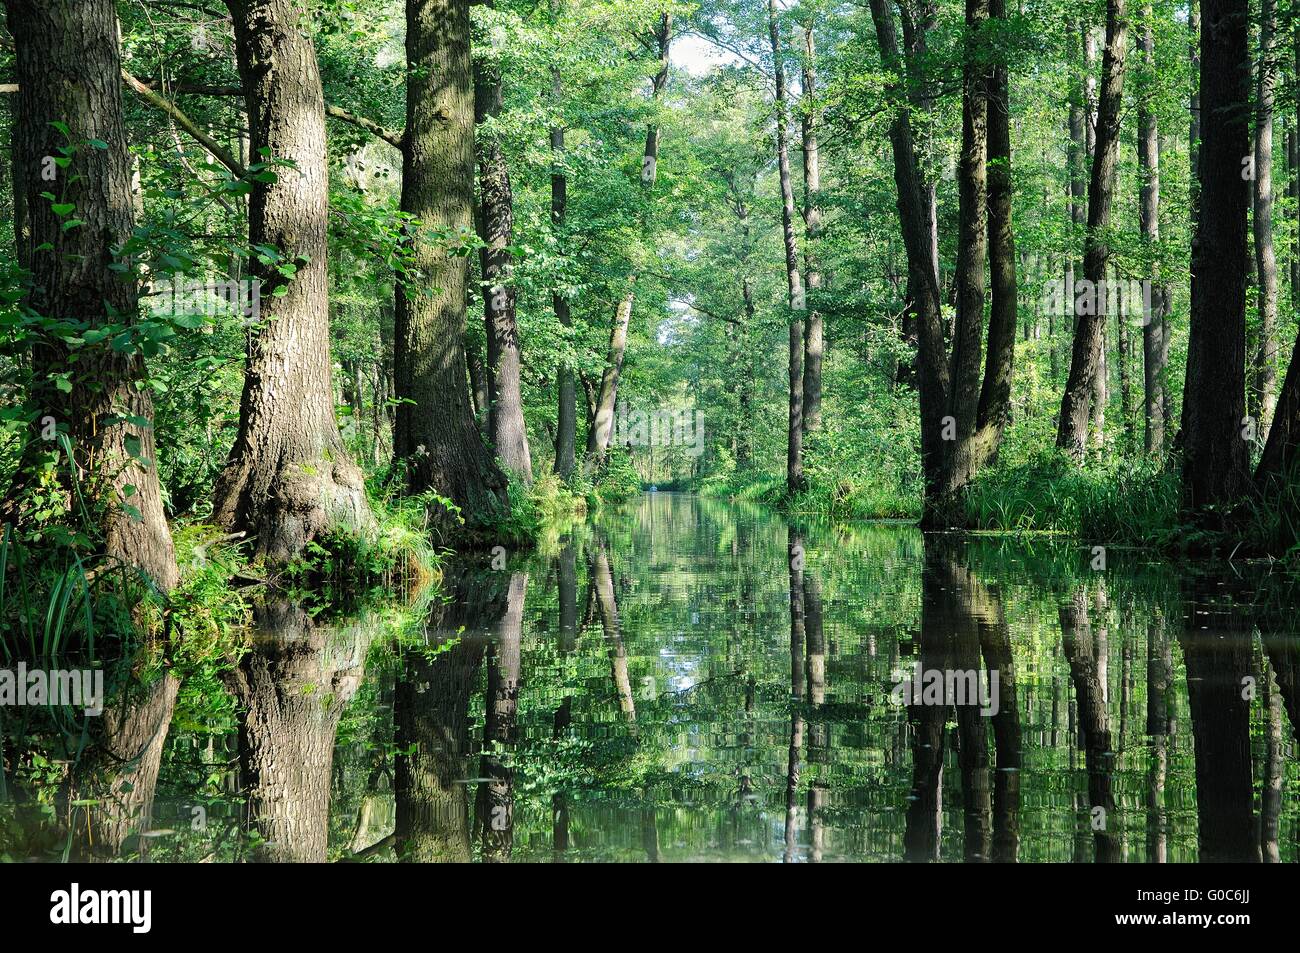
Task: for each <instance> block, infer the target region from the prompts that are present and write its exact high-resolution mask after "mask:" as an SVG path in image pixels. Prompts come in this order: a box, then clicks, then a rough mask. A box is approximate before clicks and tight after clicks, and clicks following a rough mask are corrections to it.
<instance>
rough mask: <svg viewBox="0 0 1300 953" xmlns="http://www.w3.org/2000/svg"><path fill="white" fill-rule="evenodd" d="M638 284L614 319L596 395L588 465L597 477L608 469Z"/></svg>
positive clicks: (632, 281)
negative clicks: (615, 409) (604, 468)
mask: <svg viewBox="0 0 1300 953" xmlns="http://www.w3.org/2000/svg"><path fill="white" fill-rule="evenodd" d="M635 282H636V275H632V276H631V277H629V278H628V290H627V294H626V295H624V296H623V300H621V301H620V302H619V304H618V311H617V313H616V314H615V316H614V326H613V327H612V328H611V329H610V332H609V350H608V351H607V353H606V355H605V370H604V371H603V372H602V373H601V375H600V390H599V391H597V394H596V409H595V417H594V419H593V420H592V425H591V427H590V428H589V429H588V431H587V461H588V466H589V467H590V470H591V472H593V473H595V472H597V471H599V470H600V468H601V467H602V466H604V465H605V455H606V454H607V453H608V452H609V441H610V438H611V437H612V436H613V433H614V404H615V401H617V400H618V382H619V379H620V378H621V377H622V376H623V356H624V355H625V354H626V353H627V329H628V325H629V324H631V322H632V304H633V301H634V300H635V298H634V292H633V286H634V284H635Z"/></svg>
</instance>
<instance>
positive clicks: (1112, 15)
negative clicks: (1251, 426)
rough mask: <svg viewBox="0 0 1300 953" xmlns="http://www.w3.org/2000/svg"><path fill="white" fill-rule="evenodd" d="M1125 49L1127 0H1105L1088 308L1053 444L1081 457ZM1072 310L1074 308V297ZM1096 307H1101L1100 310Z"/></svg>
mask: <svg viewBox="0 0 1300 953" xmlns="http://www.w3.org/2000/svg"><path fill="white" fill-rule="evenodd" d="M1127 49H1128V16H1127V0H1107V4H1106V50H1105V53H1104V55H1103V57H1102V83H1101V93H1100V99H1099V102H1098V107H1097V132H1096V150H1095V152H1094V156H1093V164H1092V177H1091V179H1090V180H1089V182H1088V231H1087V233H1086V234H1085V236H1084V255H1083V269H1084V278H1085V280H1086V281H1088V282H1089V287H1088V289H1086V290H1089V291H1091V293H1092V299H1093V301H1092V304H1093V307H1092V308H1089V309H1087V310H1089V311H1091V312H1093V313H1091V314H1079V315H1078V323H1077V325H1076V327H1075V334H1074V348H1073V351H1072V352H1071V355H1070V374H1069V377H1068V378H1067V380H1066V384H1065V393H1064V395H1063V396H1062V398H1061V413H1060V418H1059V421H1058V427H1057V434H1056V445H1057V446H1058V447H1059V448H1061V449H1062V450H1064V451H1066V452H1067V453H1069V454H1070V455H1071V456H1072V457H1074V458H1075V460H1077V461H1082V460H1083V456H1084V453H1085V450H1086V447H1087V439H1088V416H1089V415H1088V410H1089V406H1088V405H1089V399H1090V398H1091V399H1094V400H1095V399H1096V387H1097V378H1098V376H1099V375H1100V374H1102V373H1104V371H1103V368H1104V364H1103V356H1102V348H1103V344H1104V329H1105V323H1106V314H1105V312H1106V301H1105V299H1106V296H1105V294H1104V293H1103V292H1102V290H1101V289H1103V288H1104V287H1105V285H1104V282H1105V280H1106V266H1107V264H1108V262H1109V260H1110V246H1109V245H1108V244H1107V241H1106V235H1105V232H1106V229H1107V228H1108V227H1109V225H1110V209H1111V199H1112V197H1113V195H1114V191H1115V170H1116V168H1117V166H1118V163H1119V144H1120V137H1119V132H1120V106H1121V100H1122V98H1123V93H1124V59H1125V55H1126V53H1127ZM1075 300H1076V307H1075V310H1076V311H1078V310H1079V309H1078V307H1077V301H1078V299H1077V298H1076V299H1075ZM1098 312H1100V313H1098Z"/></svg>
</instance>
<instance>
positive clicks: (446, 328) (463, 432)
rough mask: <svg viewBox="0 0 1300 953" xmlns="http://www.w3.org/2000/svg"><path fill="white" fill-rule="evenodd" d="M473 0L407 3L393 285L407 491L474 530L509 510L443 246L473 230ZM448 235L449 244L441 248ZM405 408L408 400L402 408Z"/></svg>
mask: <svg viewBox="0 0 1300 953" xmlns="http://www.w3.org/2000/svg"><path fill="white" fill-rule="evenodd" d="M469 7H470V4H469V0H408V2H407V5H406V60H407V83H406V134H405V139H404V145H405V147H404V148H403V150H402V211H404V212H406V213H408V214H410V215H413V216H414V217H415V218H416V219H417V220H418V221H419V222H420V227H419V228H417V229H416V230H415V231H414V233H413V234H412V235H411V236H410V237H411V242H412V246H413V255H412V261H411V264H410V265H409V266H408V268H409V269H410V270H409V271H408V272H407V274H406V275H405V276H404V277H405V280H404V281H403V282H401V283H399V285H398V290H397V316H396V320H395V331H396V333H395V337H396V354H395V360H394V363H395V377H396V381H395V383H396V389H397V396H398V398H399V399H402V400H403V403H402V404H401V405H400V406H399V407H398V410H397V426H396V429H395V433H394V448H395V455H396V456H397V457H398V458H400V459H404V460H406V461H407V463H408V465H409V467H410V469H409V472H408V481H409V485H410V489H411V490H412V491H414V492H422V491H425V490H434V491H435V492H437V493H439V494H441V495H442V496H444V497H447V498H448V499H450V500H451V501H452V502H453V503H454V504H455V505H457V506H458V507H460V509H461V512H462V515H463V516H464V518H465V520H466V521H467V523H469V524H470V525H471V526H481V525H483V524H484V523H486V522H489V521H490V520H491V518H492V516H493V515H494V514H495V513H497V512H498V511H499V510H500V508H501V507H502V506H504V505H505V487H506V481H505V477H504V476H503V474H502V473H501V471H500V470H499V469H498V468H497V466H496V464H495V463H494V462H493V460H492V456H491V454H490V453H489V452H488V450H487V448H486V447H485V446H484V444H483V440H482V437H481V435H480V434H479V431H478V427H477V426H476V425H475V422H474V414H473V411H472V408H471V406H470V397H469V392H468V385H467V370H466V365H465V352H464V350H463V347H462V344H461V339H462V335H463V334H464V331H465V302H466V290H467V280H468V260H467V259H466V258H465V256H464V255H459V254H456V253H455V250H454V249H451V248H447V247H445V243H446V242H447V241H448V240H451V241H454V240H455V236H456V235H457V234H458V233H459V234H465V233H467V232H469V231H470V229H471V228H472V227H473V217H474V216H473V208H474V92H473V82H472V79H471V61H470V19H469ZM443 233H449V234H450V235H451V236H452V238H451V239H448V238H446V237H444V234H443ZM406 401H410V403H407V402H406Z"/></svg>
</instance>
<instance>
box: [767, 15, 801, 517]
mask: <svg viewBox="0 0 1300 953" xmlns="http://www.w3.org/2000/svg"><path fill="white" fill-rule="evenodd" d="M767 28H768V38H769V40H770V41H771V47H772V77H773V80H774V82H775V83H776V102H775V109H776V162H777V173H778V176H779V178H780V181H781V234H782V237H783V238H784V241H785V276H786V286H787V291H788V304H789V308H790V418H789V426H788V427H787V431H786V433H787V441H786V456H785V485H786V492H787V493H790V494H792V495H793V494H795V493H799V492H801V491H802V490H803V489H804V477H803V389H804V379H803V377H804V373H803V347H804V344H803V328H804V320H803V315H804V310H805V301H804V289H803V276H802V275H801V274H800V272H799V248H798V245H797V243H796V241H795V234H794V189H793V187H792V185H791V182H790V149H789V144H788V141H787V135H786V125H787V121H788V117H787V115H786V88H785V53H784V51H783V50H782V48H781V28H780V24H779V23H778V21H777V15H776V0H767Z"/></svg>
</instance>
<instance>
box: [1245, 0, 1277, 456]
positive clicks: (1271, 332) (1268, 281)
mask: <svg viewBox="0 0 1300 953" xmlns="http://www.w3.org/2000/svg"><path fill="white" fill-rule="evenodd" d="M1275 21H1276V7H1275V0H1260V26H1259V58H1258V63H1259V76H1258V78H1257V80H1256V83H1255V182H1254V190H1253V193H1252V195H1251V201H1252V204H1253V206H1254V229H1255V269H1256V271H1257V273H1258V276H1259V289H1258V296H1259V300H1258V305H1259V332H1258V333H1259V346H1258V348H1257V349H1256V351H1255V360H1254V365H1255V366H1254V368H1253V371H1254V373H1253V374H1252V378H1253V379H1252V382H1251V383H1252V387H1251V392H1250V415H1251V416H1252V417H1254V418H1255V419H1256V421H1257V424H1256V428H1257V433H1258V435H1259V439H1260V441H1261V442H1263V441H1265V440H1267V439H1268V428H1269V424H1270V423H1271V422H1272V420H1273V410H1274V408H1275V407H1276V406H1277V392H1276V391H1277V350H1278V348H1277V254H1276V252H1275V251H1274V250H1273V90H1274V87H1275V86H1276V84H1277V64H1276V63H1275V62H1274V60H1273V55H1274V46H1275V43H1274V35H1275V32H1276V22H1275Z"/></svg>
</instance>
